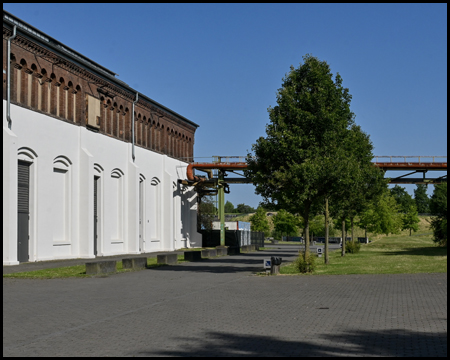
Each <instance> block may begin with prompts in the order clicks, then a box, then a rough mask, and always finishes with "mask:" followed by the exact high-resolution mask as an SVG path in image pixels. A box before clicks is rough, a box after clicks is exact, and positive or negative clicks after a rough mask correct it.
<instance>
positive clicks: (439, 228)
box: [430, 183, 447, 245]
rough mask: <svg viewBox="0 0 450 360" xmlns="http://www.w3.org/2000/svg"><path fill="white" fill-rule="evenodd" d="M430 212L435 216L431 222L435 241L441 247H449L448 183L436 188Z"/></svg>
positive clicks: (438, 185) (432, 196) (431, 200)
mask: <svg viewBox="0 0 450 360" xmlns="http://www.w3.org/2000/svg"><path fill="white" fill-rule="evenodd" d="M430 211H431V214H432V215H433V217H432V220H431V228H432V229H433V240H434V241H435V242H436V243H438V244H440V245H447V183H443V184H437V185H435V186H434V190H433V195H431V199H430Z"/></svg>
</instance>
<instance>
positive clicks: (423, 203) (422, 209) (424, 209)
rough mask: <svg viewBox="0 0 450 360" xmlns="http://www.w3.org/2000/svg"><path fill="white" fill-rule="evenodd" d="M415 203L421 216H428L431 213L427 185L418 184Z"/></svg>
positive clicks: (415, 190)
mask: <svg viewBox="0 0 450 360" xmlns="http://www.w3.org/2000/svg"><path fill="white" fill-rule="evenodd" d="M414 201H415V202H416V207H417V212H418V213H419V214H427V213H429V212H430V198H429V197H428V194H427V186H426V185H425V184H417V188H416V189H414Z"/></svg>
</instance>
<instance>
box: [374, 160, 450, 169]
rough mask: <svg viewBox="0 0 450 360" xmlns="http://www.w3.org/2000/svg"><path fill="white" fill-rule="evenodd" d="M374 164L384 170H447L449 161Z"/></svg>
mask: <svg viewBox="0 0 450 360" xmlns="http://www.w3.org/2000/svg"><path fill="white" fill-rule="evenodd" d="M373 165H374V166H376V167H378V168H380V169H383V170H447V163H446V162H445V163H444V162H439V163H438V162H435V163H432V162H430V163H418V162H414V163H413V162H397V163H391V162H383V163H382V162H377V163H373Z"/></svg>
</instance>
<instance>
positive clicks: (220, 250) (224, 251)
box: [216, 246, 228, 256]
mask: <svg viewBox="0 0 450 360" xmlns="http://www.w3.org/2000/svg"><path fill="white" fill-rule="evenodd" d="M216 251H217V256H226V255H228V246H216Z"/></svg>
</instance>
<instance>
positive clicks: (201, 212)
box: [197, 196, 217, 230]
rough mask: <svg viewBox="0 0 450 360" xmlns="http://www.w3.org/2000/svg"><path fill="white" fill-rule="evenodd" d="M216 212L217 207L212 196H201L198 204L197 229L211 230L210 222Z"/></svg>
mask: <svg viewBox="0 0 450 360" xmlns="http://www.w3.org/2000/svg"><path fill="white" fill-rule="evenodd" d="M216 214H217V209H216V207H215V206H214V202H213V200H212V198H211V197H210V196H203V197H202V198H201V202H200V203H199V204H198V213H197V229H198V230H211V229H212V222H213V221H214V217H215V215H216Z"/></svg>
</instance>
